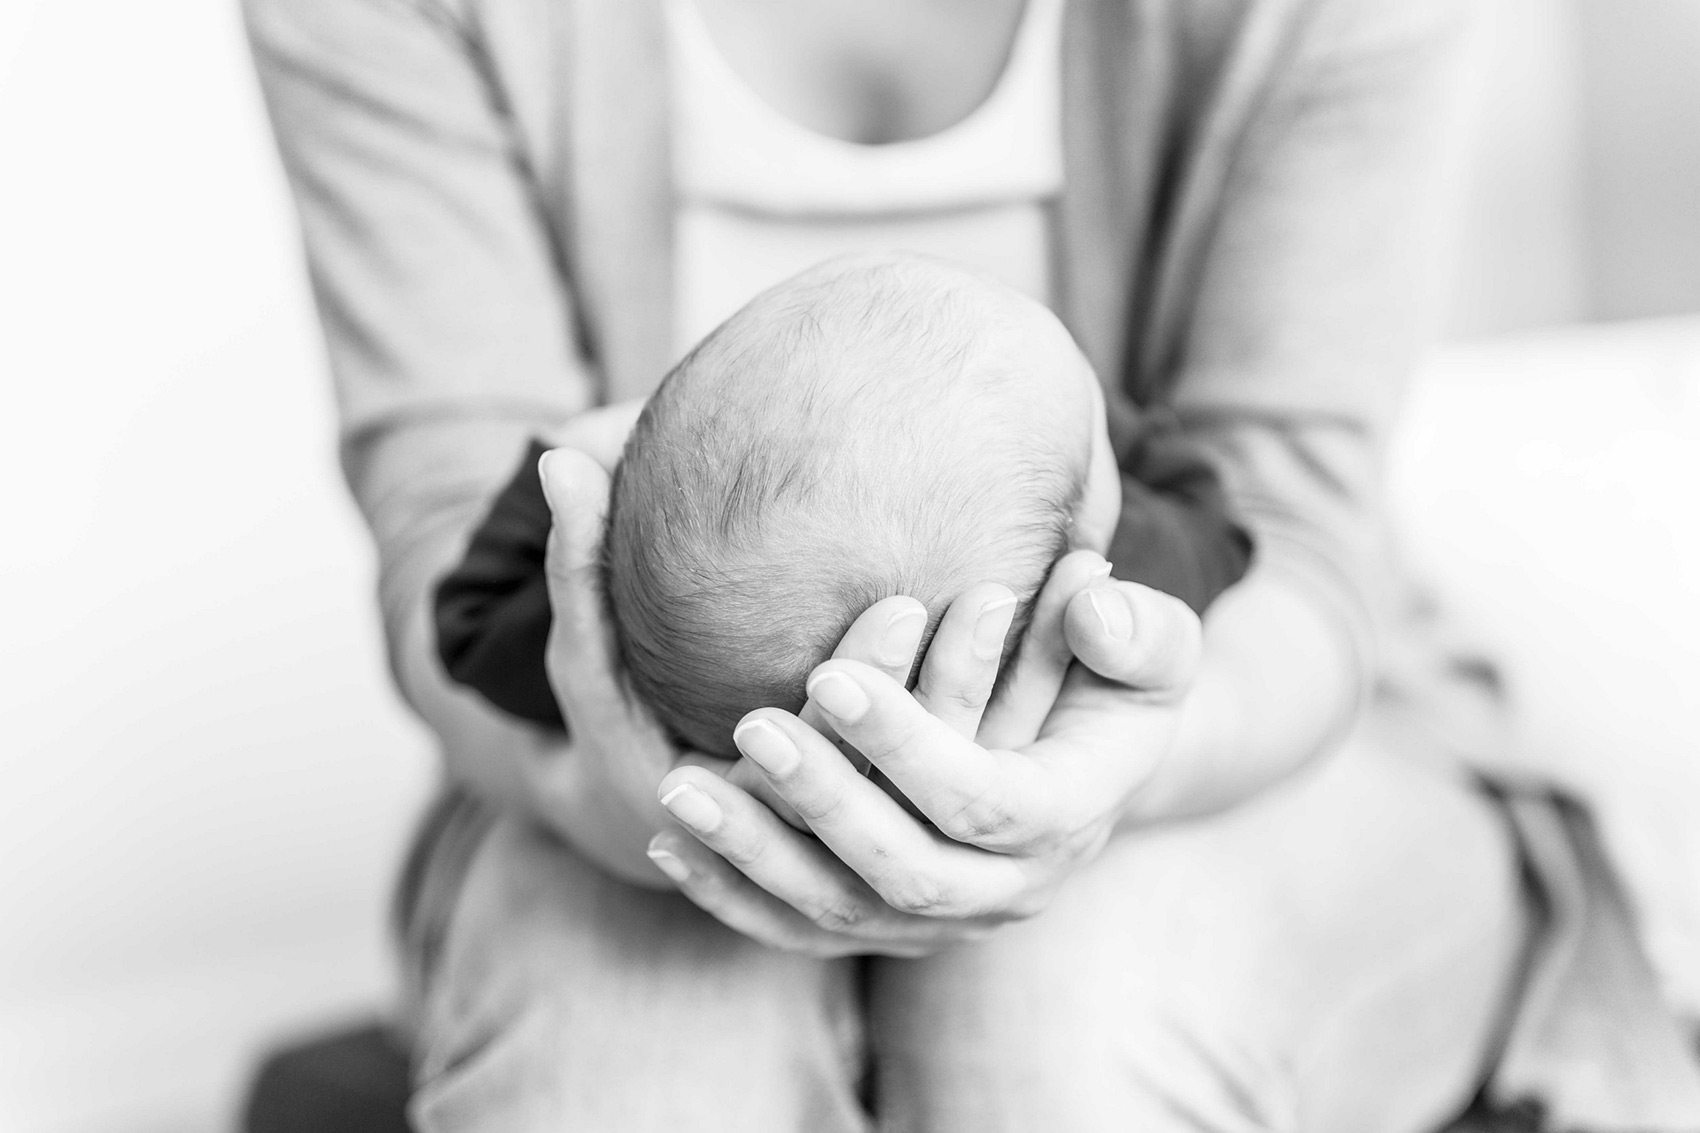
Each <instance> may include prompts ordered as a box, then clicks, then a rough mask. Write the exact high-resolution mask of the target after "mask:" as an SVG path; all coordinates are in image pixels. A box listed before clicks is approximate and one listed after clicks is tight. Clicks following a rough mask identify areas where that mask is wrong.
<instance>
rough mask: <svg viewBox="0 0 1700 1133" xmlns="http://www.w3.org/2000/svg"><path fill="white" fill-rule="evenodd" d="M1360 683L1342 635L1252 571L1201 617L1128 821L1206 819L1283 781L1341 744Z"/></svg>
mask: <svg viewBox="0 0 1700 1133" xmlns="http://www.w3.org/2000/svg"><path fill="white" fill-rule="evenodd" d="M1363 681H1364V676H1363V674H1362V673H1361V672H1360V663H1359V661H1358V660H1357V658H1356V655H1355V651H1354V649H1353V646H1352V643H1351V640H1350V637H1349V635H1348V632H1347V630H1346V629H1345V627H1343V626H1342V625H1340V624H1338V622H1337V620H1336V619H1334V618H1333V617H1331V616H1330V615H1329V614H1328V613H1327V612H1326V611H1325V609H1324V607H1323V606H1322V604H1321V603H1320V602H1319V601H1318V600H1317V599H1316V598H1315V597H1314V596H1313V595H1312V594H1311V593H1309V592H1308V591H1307V590H1306V589H1305V588H1304V587H1303V586H1302V585H1298V584H1295V583H1293V582H1291V581H1289V580H1288V579H1286V578H1284V577H1283V576H1281V575H1278V574H1272V573H1268V572H1261V571H1258V570H1256V569H1254V570H1253V572H1252V573H1251V575H1249V576H1248V577H1247V578H1246V580H1245V581H1244V582H1243V583H1242V584H1240V585H1239V586H1236V587H1234V588H1233V589H1231V590H1229V591H1228V592H1227V593H1225V594H1224V595H1223V596H1222V597H1221V598H1220V599H1219V600H1218V602H1217V603H1216V605H1215V606H1213V607H1212V608H1211V610H1210V613H1209V616H1208V617H1207V618H1206V619H1205V623H1204V656H1203V660H1202V663H1201V666H1200V669H1199V673H1198V677H1197V680H1196V681H1195V683H1194V685H1193V688H1192V690H1191V691H1190V692H1189V693H1188V694H1187V698H1186V700H1185V702H1184V704H1183V706H1182V715H1181V725H1180V730H1179V732H1178V734H1177V736H1176V739H1175V742H1174V745H1173V747H1172V748H1171V749H1170V752H1169V754H1168V755H1167V757H1166V758H1165V759H1164V760H1163V761H1162V763H1160V764H1159V765H1158V767H1157V770H1156V771H1155V772H1154V773H1153V775H1152V777H1151V779H1149V780H1148V781H1147V782H1146V784H1145V785H1144V786H1143V787H1141V788H1140V790H1139V791H1138V792H1137V793H1136V794H1135V795H1134V796H1133V798H1132V800H1131V801H1130V806H1129V812H1128V820H1129V822H1131V823H1135V824H1147V823H1152V822H1161V821H1165V820H1169V819H1176V818H1187V817H1192V816H1196V815H1203V814H1210V813H1213V812H1216V811H1220V810H1224V809H1226V808H1228V807H1231V806H1233V805H1234V804H1236V803H1238V802H1241V801H1243V800H1244V799H1247V798H1250V797H1252V796H1253V795H1256V794H1258V793H1259V792H1261V791H1263V790H1264V789H1266V788H1267V787H1269V786H1271V785H1273V784H1275V783H1278V782H1280V781H1281V780H1282V779H1285V778H1286V777H1287V776H1288V775H1290V774H1292V773H1293V772H1295V771H1297V770H1298V769H1299V768H1301V767H1303V766H1305V765H1306V764H1308V763H1309V762H1310V761H1311V760H1312V759H1315V758H1317V757H1319V756H1321V755H1323V754H1324V753H1326V752H1327V751H1329V750H1331V749H1332V747H1333V745H1334V744H1335V743H1336V742H1338V740H1339V739H1340V738H1341V737H1342V736H1343V734H1344V733H1345V731H1346V729H1347V727H1348V726H1349V725H1350V722H1351V720H1352V718H1353V715H1354V713H1355V711H1356V708H1357V705H1358V703H1359V699H1360V697H1361V693H1362V687H1363Z"/></svg>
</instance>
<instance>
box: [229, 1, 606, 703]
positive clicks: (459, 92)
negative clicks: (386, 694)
mask: <svg viewBox="0 0 1700 1133" xmlns="http://www.w3.org/2000/svg"><path fill="white" fill-rule="evenodd" d="M245 14H246V20H247V28H248V34H249V39H250V42H251V45H252V48H253V53H254V56H255V60H256V64H257V68H258V72H259V77H260V83H261V88H262V90H263V93H264V95H265V100H266V103H267V106H268V109H269V111H270V114H271V117H272V122H273V126H274V130H275V134H276V137H277V143H278V148H279V150H280V152H281V155H282V158H283V165H284V168H285V171H286V172H287V175H288V179H289V184H290V187H291V189H292V191H293V195H294V198H295V203H296V206H297V209H298V212H299V216H300V222H301V229H302V233H303V236H304V240H305V245H306V255H307V264H308V269H309V274H310V278H311V281H312V288H313V295H314V299H315V302H316V304H317V307H318V312H319V316H320V320H321V323H322V325H323V329H324V334H325V339H326V343H327V346H328V349H329V355H330V364H331V369H332V373H333V375H334V379H335V386H336V392H337V399H338V405H339V409H340V414H341V454H342V462H343V468H344V473H345V475H346V477H347V480H348V483H349V486H350V488H351V489H352V491H353V495H354V498H355V500H356V501H357V503H358V505H359V507H360V509H361V511H362V513H363V514H364V516H365V518H366V521H367V523H368V524H369V526H370V528H371V530H372V532H373V534H374V537H375V539H376V542H377V550H378V558H379V597H380V604H381V607H382V612H383V619H384V626H385V631H386V638H387V641H388V644H389V648H390V658H391V664H392V667H393V668H394V670H395V672H396V675H397V679H398V682H399V683H400V685H401V688H402V691H403V693H404V695H405V696H407V698H408V699H409V701H410V702H411V703H413V705H414V707H415V708H416V709H419V710H421V711H425V712H427V714H429V708H428V705H430V704H437V703H440V702H441V699H442V698H441V697H438V696H423V695H421V693H422V692H423V691H424V689H423V685H422V682H441V681H442V680H443V677H442V674H441V671H440V668H439V667H438V665H437V662H436V651H435V650H434V649H433V648H431V647H430V637H429V630H428V622H427V619H426V610H427V606H428V600H429V594H430V591H431V589H432V587H433V586H434V585H435V582H436V580H437V578H438V577H439V576H440V575H442V574H443V573H444V572H445V571H446V569H447V568H448V567H449V566H450V565H451V564H452V563H453V561H454V560H455V559H456V558H458V557H459V555H460V553H461V550H462V548H463V546H464V543H465V540H466V536H467V533H468V532H469V531H470V530H471V528H472V527H473V525H474V524H475V523H476V522H477V520H478V518H479V517H480V516H481V515H482V513H483V511H484V509H485V507H486V506H487V505H488V503H489V500H490V498H491V497H492V496H493V495H494V494H495V492H496V491H497V489H499V487H500V486H501V484H502V482H503V481H504V480H505V479H506V478H507V476H508V475H509V473H510V471H511V470H512V467H513V464H514V462H515V461H516V460H517V459H519V457H520V455H521V453H522V452H523V451H524V450H525V448H526V441H527V439H528V438H529V437H531V436H533V435H536V434H540V433H547V432H548V431H549V430H550V429H551V428H553V427H555V426H558V425H559V424H560V423H561V422H562V421H563V420H565V419H566V418H567V417H569V416H570V415H572V414H573V413H575V412H577V411H579V410H581V409H583V408H585V407H586V406H587V405H588V404H589V402H590V401H591V399H592V397H593V385H592V382H591V380H590V376H589V374H588V373H587V371H586V370H585V368H584V366H583V364H582V361H581V359H580V356H579V352H578V349H577V344H576V340H575V333H574V326H573V323H572V320H571V317H570V310H571V307H570V303H569V300H568V297H567V295H566V293H565V289H564V287H563V285H562V281H561V277H560V272H559V271H558V270H557V267H556V262H555V259H554V251H553V249H554V247H555V244H554V242H553V239H552V236H551V233H550V230H549V226H548V224H547V221H546V219H545V217H544V215H543V212H542V209H541V208H540V205H539V202H538V200H537V196H536V193H535V191H534V189H533V187H532V186H533V180H532V178H531V176H530V174H529V172H528V165H527V161H528V158H527V155H526V154H525V153H524V152H522V150H521V148H520V146H519V144H518V143H517V141H516V137H515V133H514V131H513V129H512V125H511V123H510V121H509V120H508V119H507V117H506V115H505V113H504V107H503V104H502V99H501V96H500V92H499V91H497V90H495V89H493V88H492V85H491V84H490V83H489V82H488V81H487V78H486V73H485V69H484V68H482V67H481V66H480V62H479V60H480V51H479V47H478V44H477V42H476V40H475V38H474V37H473V36H472V35H471V34H470V33H469V31H468V29H467V28H466V27H465V26H463V23H462V22H460V21H458V20H457V17H456V16H455V15H454V14H453V13H452V12H450V11H449V10H448V9H447V8H446V7H442V6H440V5H438V4H436V3H433V2H432V0H245ZM457 695H459V694H457ZM429 722H430V723H432V724H433V725H434V726H437V730H438V732H439V734H444V733H445V727H444V724H445V722H444V721H439V720H430V721H429ZM447 730H449V731H452V728H451V729H447Z"/></svg>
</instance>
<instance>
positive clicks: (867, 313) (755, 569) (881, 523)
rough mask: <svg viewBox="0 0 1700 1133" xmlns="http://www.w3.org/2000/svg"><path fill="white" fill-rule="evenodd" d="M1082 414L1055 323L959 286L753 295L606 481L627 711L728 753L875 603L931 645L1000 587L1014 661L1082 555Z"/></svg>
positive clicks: (1071, 365) (1092, 406) (1091, 462)
mask: <svg viewBox="0 0 1700 1133" xmlns="http://www.w3.org/2000/svg"><path fill="white" fill-rule="evenodd" d="M1103 413H1104V411H1103V403H1102V400H1101V398H1100V396H1099V392H1098V388H1097V383H1096V380H1095V379H1094V378H1093V375H1092V371H1091V367H1090V366H1089V365H1088V364H1087V362H1086V360H1085V359H1084V358H1083V357H1082V356H1081V354H1080V351H1079V350H1078V349H1077V348H1076V347H1075V345H1074V342H1073V340H1072V339H1071V338H1070V337H1069V335H1068V332H1067V331H1066V330H1064V329H1063V327H1062V325H1061V324H1060V323H1059V322H1058V321H1057V320H1056V318H1055V317H1054V316H1053V315H1052V314H1051V313H1050V312H1049V311H1047V310H1046V309H1045V308H1044V307H1042V306H1040V305H1039V304H1038V303H1035V302H1033V301H1032V300H1030V299H1028V298H1026V297H1024V296H1022V295H1020V294H1018V293H1017V292H1014V291H1012V290H1010V289H1008V288H1005V287H1003V286H1001V285H999V284H996V283H993V282H990V281H988V280H986V279H983V278H981V277H979V276H975V275H970V274H968V273H966V272H962V271H958V270H956V269H953V268H949V267H947V266H945V265H943V264H941V263H938V262H935V261H931V260H923V259H919V258H914V257H894V256H882V257H854V258H850V259H843V260H834V261H831V262H829V263H827V264H823V265H821V266H820V267H818V268H815V269H812V270H810V271H808V272H805V273H803V274H802V275H799V276H797V277H795V278H793V279H790V280H788V281H786V282H784V283H781V284H779V285H778V286H776V287H773V288H771V289H770V290H768V291H765V292H763V293H762V294H761V295H759V296H757V297H756V298H755V299H754V300H752V301H751V302H750V303H749V304H748V305H747V306H745V307H744V308H743V309H742V310H740V311H739V312H738V313H737V314H735V315H733V316H732V317H731V318H730V319H728V320H727V321H726V322H725V323H724V324H722V325H721V326H720V328H719V329H717V330H716V331H715V332H714V333H713V334H711V335H709V336H708V338H706V339H704V340H703V342H702V344H701V345H699V346H698V347H697V348H696V349H695V350H694V351H692V352H691V354H690V355H689V356H688V357H686V358H685V360H684V361H682V362H680V363H679V365H678V366H677V367H676V368H675V369H674V370H673V372H672V373H671V374H669V375H668V376H667V379H666V380H665V381H664V382H663V383H662V385H661V387H660V389H658V390H657V391H656V394H655V396H654V397H653V398H652V399H651V400H650V402H649V404H648V406H647V407H646V408H645V409H644V411H643V415H642V416H641V417H640V418H639V420H638V423H637V426H636V428H635V429H634V431H633V433H632V437H631V440H630V441H629V442H628V444H627V446H626V449H625V453H624V456H623V457H622V459H621V462H620V465H619V467H618V469H617V470H616V472H615V476H614V488H613V500H612V503H611V506H610V510H609V518H608V534H607V542H606V556H607V559H606V566H607V571H606V581H607V591H608V598H609V603H610V606H611V607H612V609H611V613H612V618H613V623H614V627H615V632H616V635H617V637H618V640H619V643H620V649H621V654H622V660H623V663H624V665H625V667H626V670H627V672H628V673H629V675H630V679H631V681H632V685H633V689H634V691H635V692H636V693H637V694H638V695H639V696H640V697H641V698H643V699H644V700H645V701H647V702H648V703H649V704H650V705H651V706H652V707H653V708H654V710H655V712H656V714H657V716H658V717H659V718H660V719H661V721H662V722H663V723H664V724H666V725H667V726H668V727H670V728H671V729H672V731H673V732H674V733H675V734H676V735H677V736H678V737H679V739H680V740H681V741H683V742H684V743H686V744H688V745H690V746H692V747H695V748H697V749H699V750H702V751H706V752H710V753H714V754H720V755H734V754H736V752H735V750H734V749H733V747H732V739H731V736H732V728H733V727H734V726H735V725H736V723H737V722H738V720H739V718H740V717H742V716H743V715H744V713H746V712H748V711H750V710H751V709H754V708H759V707H762V706H764V705H774V706H778V707H782V708H788V709H791V710H796V709H798V708H799V707H801V705H802V703H803V700H804V690H803V684H804V681H805V679H806V678H807V677H808V674H809V672H810V670H811V669H813V667H814V666H815V665H817V664H819V663H820V662H821V661H823V660H825V659H826V658H827V657H828V656H830V654H831V651H832V649H833V647H834V646H835V645H836V644H837V642H838V639H839V638H840V637H841V636H842V635H843V633H844V631H845V630H846V629H847V628H848V627H849V625H850V623H851V622H852V621H853V620H855V618H856V616H857V615H859V614H860V613H861V612H862V611H863V610H865V609H866V608H867V607H868V606H870V605H872V604H873V603H874V602H877V601H879V600H880V599H882V598H887V597H890V596H892V595H895V594H907V595H910V596H912V597H914V598H917V599H919V600H920V601H921V602H923V603H925V605H926V606H927V609H928V612H929V614H930V615H931V618H930V623H929V631H928V632H929V634H930V632H931V628H932V627H933V626H936V625H937V622H938V618H939V617H940V616H941V615H942V614H943V612H944V609H945V607H946V606H948V605H949V604H950V602H951V600H952V599H953V598H955V597H956V596H957V595H958V594H960V593H961V592H962V591H963V590H965V589H967V588H968V587H969V586H972V585H973V584H975V583H977V582H983V581H995V582H1001V583H1003V584H1004V585H1006V586H1008V587H1009V588H1010V589H1011V590H1012V591H1014V593H1015V594H1016V595H1017V597H1018V599H1020V603H1021V604H1020V606H1019V607H1018V614H1017V621H1016V626H1017V631H1016V632H1011V633H1010V635H1009V639H1008V640H1009V641H1010V642H1011V643H1013V642H1015V641H1016V640H1017V639H1018V637H1019V632H1018V630H1019V628H1020V627H1022V626H1024V625H1025V622H1026V618H1027V616H1028V615H1029V614H1030V612H1031V608H1032V602H1033V598H1034V597H1035V596H1036V594H1037V592H1038V590H1039V587H1040V585H1041V584H1042V583H1043V582H1044V580H1045V577H1046V575H1047V573H1048V572H1049V570H1050V568H1051V564H1052V563H1054V562H1055V561H1056V560H1057V558H1058V557H1060V556H1061V555H1063V554H1064V553H1066V552H1067V551H1068V550H1070V549H1072V548H1074V547H1080V546H1090V547H1093V548H1095V549H1097V550H1099V551H1102V550H1104V544H1105V543H1106V542H1107V539H1108V534H1109V528H1110V526H1111V525H1112V524H1113V522H1114V513H1115V502H1114V499H1113V496H1112V495H1111V494H1112V493H1114V491H1115V475H1114V469H1113V465H1109V464H1108V462H1109V459H1110V458H1109V455H1108V450H1107V442H1106V440H1105V439H1104V437H1103V432H1104V424H1103ZM1106 480H1107V482H1106ZM1107 497H1108V498H1107ZM924 640H925V639H924Z"/></svg>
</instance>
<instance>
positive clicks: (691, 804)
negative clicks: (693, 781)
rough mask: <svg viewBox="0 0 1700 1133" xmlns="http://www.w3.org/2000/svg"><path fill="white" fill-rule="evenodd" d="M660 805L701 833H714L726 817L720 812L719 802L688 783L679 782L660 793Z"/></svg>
mask: <svg viewBox="0 0 1700 1133" xmlns="http://www.w3.org/2000/svg"><path fill="white" fill-rule="evenodd" d="M661 805H662V806H664V807H666V808H667V813H668V814H671V815H672V816H673V817H674V818H676V819H678V820H679V821H680V822H682V823H684V824H685V825H686V826H689V827H690V828H691V829H692V830H695V831H697V832H698V833H701V834H712V833H714V832H715V830H717V829H719V827H720V822H721V820H722V819H723V818H725V817H726V816H725V815H723V814H721V813H720V804H719V803H716V802H715V801H714V800H713V799H711V798H709V797H708V796H707V795H705V794H703V793H702V792H701V791H699V790H697V789H696V788H695V787H693V786H691V785H690V784H689V783H681V784H679V785H678V786H677V787H674V788H673V789H672V790H671V791H668V792H667V793H666V794H665V795H662V796H661Z"/></svg>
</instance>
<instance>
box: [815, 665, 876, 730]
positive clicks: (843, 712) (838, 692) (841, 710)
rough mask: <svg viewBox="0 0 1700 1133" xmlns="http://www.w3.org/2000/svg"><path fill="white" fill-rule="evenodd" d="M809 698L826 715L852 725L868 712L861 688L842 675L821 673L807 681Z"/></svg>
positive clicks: (866, 695) (865, 695) (866, 701)
mask: <svg viewBox="0 0 1700 1133" xmlns="http://www.w3.org/2000/svg"><path fill="white" fill-rule="evenodd" d="M808 692H809V698H810V699H812V700H813V701H814V702H815V703H816V704H818V705H820V706H821V707H822V708H823V709H825V710H826V713H827V715H829V716H832V717H834V718H836V719H839V720H842V721H844V722H845V723H846V724H854V723H855V722H856V721H857V720H860V719H861V718H862V717H863V716H864V715H865V714H866V713H867V711H868V708H869V707H870V706H871V702H870V701H869V700H868V694H867V693H865V692H863V691H862V686H861V685H859V684H857V683H856V682H855V681H853V680H851V679H850V678H849V677H847V676H845V675H844V674H843V673H821V674H819V675H817V676H815V677H814V678H812V679H811V680H810V681H809V684H808Z"/></svg>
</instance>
